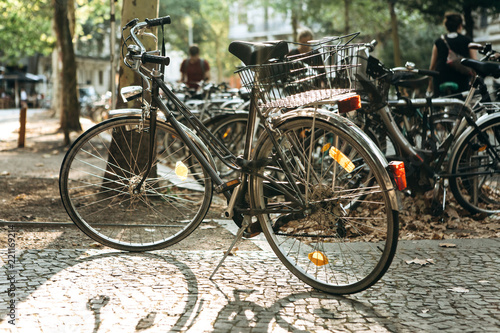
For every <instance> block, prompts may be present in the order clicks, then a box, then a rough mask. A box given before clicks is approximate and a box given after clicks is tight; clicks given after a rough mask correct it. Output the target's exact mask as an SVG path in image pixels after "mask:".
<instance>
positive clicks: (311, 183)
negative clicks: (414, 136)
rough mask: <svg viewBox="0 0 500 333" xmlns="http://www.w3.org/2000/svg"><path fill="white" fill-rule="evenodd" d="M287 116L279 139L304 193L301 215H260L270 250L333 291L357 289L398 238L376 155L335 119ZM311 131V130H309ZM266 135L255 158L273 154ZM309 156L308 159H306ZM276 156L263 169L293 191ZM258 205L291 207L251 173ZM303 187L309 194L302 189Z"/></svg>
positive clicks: (380, 268) (372, 277) (378, 270)
mask: <svg viewBox="0 0 500 333" xmlns="http://www.w3.org/2000/svg"><path fill="white" fill-rule="evenodd" d="M312 124H313V120H312V119H310V118H308V119H297V120H290V121H287V122H285V123H283V124H281V125H280V126H279V127H278V131H279V133H280V134H279V136H278V135H276V140H278V145H279V147H280V149H281V151H282V153H283V155H284V156H285V159H286V160H287V163H288V165H289V166H290V167H291V169H292V173H293V174H294V176H295V181H296V183H297V185H298V187H299V189H300V190H301V191H302V194H303V195H304V196H305V197H306V198H307V200H308V202H307V204H308V209H309V211H308V212H305V215H302V216H301V215H300V214H295V215H294V214H292V213H286V212H276V213H269V214H261V215H259V219H260V222H261V225H262V228H263V231H264V233H265V235H266V238H267V240H268V241H269V243H270V245H271V247H272V248H273V250H274V252H275V253H276V254H277V256H278V257H279V258H280V260H281V261H282V262H283V263H284V264H285V265H286V266H287V268H288V269H290V271H291V272H292V273H293V274H295V275H296V276H297V277H298V278H299V279H301V280H302V281H304V282H305V283H307V284H309V285H310V286H312V287H314V288H317V289H320V290H323V291H326V292H329V293H333V294H349V293H355V292H359V291H361V290H364V289H366V288H368V287H370V286H372V285H373V284H374V283H375V282H377V281H378V280H379V279H380V278H381V277H382V276H383V275H384V273H385V272H386V270H387V269H388V267H389V265H390V263H391V261H392V258H393V256H394V253H395V250H396V244H397V237H398V225H397V219H398V216H397V212H395V211H393V207H392V206H391V202H390V200H389V197H388V194H387V191H386V189H385V188H384V186H383V180H382V176H381V175H380V174H379V171H380V170H382V171H384V172H385V170H384V169H383V168H377V167H375V163H377V162H376V161H374V160H373V159H371V158H370V157H369V154H367V153H366V150H367V149H370V147H369V146H362V145H361V144H359V143H358V142H356V141H355V140H354V139H352V137H350V136H349V135H348V133H344V132H343V131H342V130H340V129H339V128H338V127H336V126H335V125H334V124H332V123H328V122H323V121H318V120H316V123H315V130H314V131H313V130H312ZM313 133H314V134H313ZM275 153H276V151H275V147H274V146H273V144H272V143H271V140H270V139H269V138H268V137H263V138H261V140H259V143H258V145H257V147H256V158H257V159H260V158H267V157H270V156H276V154H275ZM309 161H310V162H309ZM281 170H282V168H281V167H280V161H275V163H274V164H273V165H272V166H271V167H268V169H267V170H261V172H263V173H264V174H265V175H266V176H267V177H269V178H273V179H275V180H276V181H279V182H280V184H281V185H283V186H284V187H286V188H288V190H289V191H291V192H292V193H293V191H292V190H291V188H292V186H291V184H290V181H289V180H288V179H287V177H286V176H285V175H284V173H283V171H281ZM251 185H252V192H251V193H252V195H251V197H252V204H253V205H254V207H255V208H257V209H258V208H261V209H262V208H266V209H270V208H271V207H273V208H278V209H282V210H286V209H287V208H294V207H293V203H292V202H291V201H290V199H289V198H287V197H286V196H285V195H284V194H283V192H280V191H279V190H278V189H276V188H274V189H269V187H270V186H269V185H268V184H266V181H265V180H264V179H263V178H262V177H253V178H252V180H251ZM306 189H307V191H308V194H307V195H306V194H305V192H306Z"/></svg>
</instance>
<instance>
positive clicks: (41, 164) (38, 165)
mask: <svg viewBox="0 0 500 333" xmlns="http://www.w3.org/2000/svg"><path fill="white" fill-rule="evenodd" d="M44 165H45V164H43V163H37V164H35V166H36V167H43V166H44Z"/></svg>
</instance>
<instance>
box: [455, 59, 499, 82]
mask: <svg viewBox="0 0 500 333" xmlns="http://www.w3.org/2000/svg"><path fill="white" fill-rule="evenodd" d="M462 64H463V65H464V66H467V67H470V68H472V69H473V70H474V71H476V73H477V74H478V75H479V76H482V77H487V76H493V77H494V78H496V79H498V78H500V63H497V62H489V61H478V60H473V59H462Z"/></svg>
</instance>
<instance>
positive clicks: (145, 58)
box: [141, 53, 170, 66]
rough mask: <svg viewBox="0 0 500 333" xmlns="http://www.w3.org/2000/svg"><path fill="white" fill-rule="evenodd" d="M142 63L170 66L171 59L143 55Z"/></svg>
mask: <svg viewBox="0 0 500 333" xmlns="http://www.w3.org/2000/svg"><path fill="white" fill-rule="evenodd" d="M141 61H142V63H143V64H147V63H148V62H149V63H153V64H160V65H165V66H168V65H169V64H170V58H169V57H163V56H157V55H152V54H147V53H143V54H142V56H141Z"/></svg>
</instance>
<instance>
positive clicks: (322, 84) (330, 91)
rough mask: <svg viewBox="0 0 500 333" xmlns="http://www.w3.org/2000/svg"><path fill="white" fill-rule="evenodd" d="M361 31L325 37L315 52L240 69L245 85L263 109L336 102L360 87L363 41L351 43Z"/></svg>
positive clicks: (314, 47) (319, 42) (313, 45)
mask: <svg viewBox="0 0 500 333" xmlns="http://www.w3.org/2000/svg"><path fill="white" fill-rule="evenodd" d="M356 36H357V34H352V35H347V36H341V37H330V38H324V39H322V40H320V41H316V42H315V43H314V44H312V51H310V52H307V53H302V54H299V55H293V56H286V57H285V58H284V59H280V60H277V59H273V60H271V61H269V62H268V63H265V64H261V65H253V66H246V67H244V68H242V69H240V70H238V71H237V73H238V74H239V76H240V78H241V82H242V85H243V86H244V87H245V88H247V89H248V90H251V91H252V92H253V94H254V95H255V96H257V98H258V100H259V102H260V103H259V106H260V107H261V108H277V107H280V108H296V107H299V106H306V105H311V104H318V103H332V101H335V100H336V99H338V96H340V95H344V94H346V93H352V92H354V91H355V90H356V80H355V75H356V73H357V70H358V68H359V67H360V66H361V65H362V64H361V63H359V62H358V61H357V60H358V57H357V53H358V50H359V49H360V47H362V44H351V43H350V42H351V41H352V40H353V39H354V38H355V37H356Z"/></svg>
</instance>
